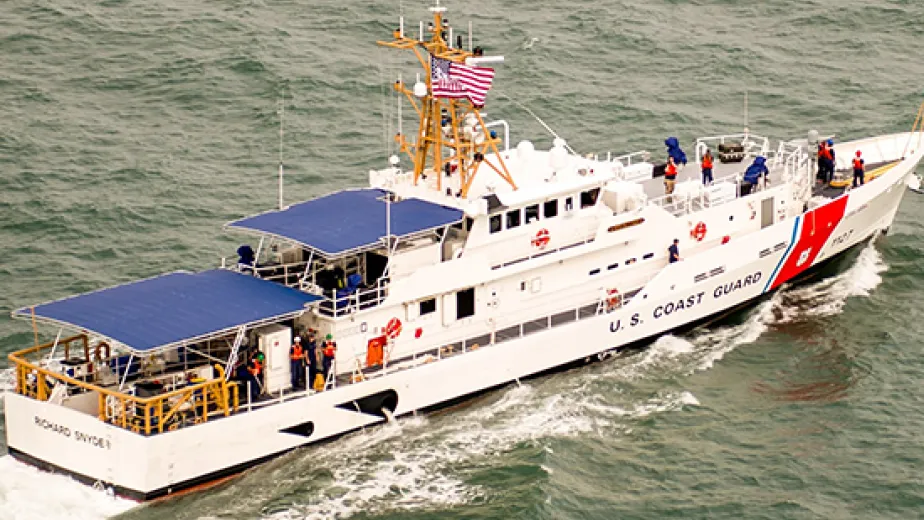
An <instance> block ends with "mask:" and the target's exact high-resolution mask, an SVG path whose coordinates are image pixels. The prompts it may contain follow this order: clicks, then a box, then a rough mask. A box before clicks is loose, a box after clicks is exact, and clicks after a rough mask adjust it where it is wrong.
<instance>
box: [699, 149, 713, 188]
mask: <svg viewBox="0 0 924 520" xmlns="http://www.w3.org/2000/svg"><path fill="white" fill-rule="evenodd" d="M712 164H713V163H712V152H710V151H709V149H708V148H707V149H706V154H705V155H703V160H702V164H701V166H702V169H703V184H704V185H705V186H708V185H710V184H712Z"/></svg>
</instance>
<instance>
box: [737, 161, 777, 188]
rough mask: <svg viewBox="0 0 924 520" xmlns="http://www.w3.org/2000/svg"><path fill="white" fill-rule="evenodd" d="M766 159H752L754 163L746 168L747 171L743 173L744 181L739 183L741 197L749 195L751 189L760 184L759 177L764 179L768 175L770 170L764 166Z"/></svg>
mask: <svg viewBox="0 0 924 520" xmlns="http://www.w3.org/2000/svg"><path fill="white" fill-rule="evenodd" d="M766 162H767V159H765V158H764V157H761V156H757V157H755V158H754V162H753V163H751V165H750V166H748V169H747V170H745V172H744V180H743V181H742V182H741V196H742V197H744V196H746V195H750V194H751V189H752V188H754V186H756V185H757V183H758V182H760V177H761V176H763V177H764V179H766V178H767V176H768V175H769V174H770V170H769V169H767V166H766Z"/></svg>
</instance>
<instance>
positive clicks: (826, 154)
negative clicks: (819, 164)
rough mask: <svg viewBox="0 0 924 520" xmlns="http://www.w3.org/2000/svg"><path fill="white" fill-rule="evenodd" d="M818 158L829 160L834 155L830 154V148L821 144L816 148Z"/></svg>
mask: <svg viewBox="0 0 924 520" xmlns="http://www.w3.org/2000/svg"><path fill="white" fill-rule="evenodd" d="M818 158H819V159H828V160H831V159H833V158H834V156H833V155H831V149H830V148H828V147H827V146H822V147H821V148H819V149H818Z"/></svg>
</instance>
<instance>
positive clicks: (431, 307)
mask: <svg viewBox="0 0 924 520" xmlns="http://www.w3.org/2000/svg"><path fill="white" fill-rule="evenodd" d="M434 312H436V298H430V299H429V300H421V301H420V315H421V316H424V315H426V314H431V313H434Z"/></svg>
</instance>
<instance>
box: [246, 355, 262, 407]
mask: <svg viewBox="0 0 924 520" xmlns="http://www.w3.org/2000/svg"><path fill="white" fill-rule="evenodd" d="M262 355H263V353H262V352H254V353H253V355H251V356H250V361H248V362H247V374H248V378H247V384H248V386H250V399H251V400H253V399H256V398H257V397H259V396H260V394H261V393H263V385H262V383H261V382H260V378H261V377H262V376H263V361H262V360H261V358H260V356H262Z"/></svg>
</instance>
